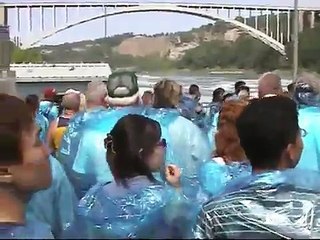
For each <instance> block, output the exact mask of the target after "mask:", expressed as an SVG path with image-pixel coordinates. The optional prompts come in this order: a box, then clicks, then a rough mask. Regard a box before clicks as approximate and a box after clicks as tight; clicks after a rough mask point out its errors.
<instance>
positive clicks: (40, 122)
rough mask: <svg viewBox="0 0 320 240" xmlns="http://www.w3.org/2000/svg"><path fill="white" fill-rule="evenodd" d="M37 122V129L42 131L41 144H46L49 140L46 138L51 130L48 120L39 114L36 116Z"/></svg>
mask: <svg viewBox="0 0 320 240" xmlns="http://www.w3.org/2000/svg"><path fill="white" fill-rule="evenodd" d="M35 120H36V124H37V127H38V128H39V130H40V133H39V138H40V140H41V142H43V143H44V142H46V140H47V139H46V138H47V134H48V130H49V121H48V119H47V118H45V117H44V116H43V115H41V114H39V113H37V114H36V118H35Z"/></svg>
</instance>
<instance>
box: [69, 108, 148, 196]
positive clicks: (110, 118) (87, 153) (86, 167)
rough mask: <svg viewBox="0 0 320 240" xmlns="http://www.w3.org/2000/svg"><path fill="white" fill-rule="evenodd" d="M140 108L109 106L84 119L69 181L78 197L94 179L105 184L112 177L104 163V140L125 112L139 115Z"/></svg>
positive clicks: (91, 184)
mask: <svg viewBox="0 0 320 240" xmlns="http://www.w3.org/2000/svg"><path fill="white" fill-rule="evenodd" d="M143 109H144V108H143V107H123V108H117V109H110V110H108V111H99V112H97V113H96V114H94V115H92V116H91V117H90V118H88V119H87V121H86V123H85V127H84V129H83V133H82V134H81V138H80V141H79V147H78V151H77V153H76V155H75V159H74V163H73V165H72V173H71V175H72V176H71V181H72V184H73V185H74V187H75V190H76V193H77V196H78V197H79V198H81V197H83V196H84V194H85V193H86V192H87V191H88V190H89V189H90V188H91V187H92V186H93V185H95V184H96V183H97V182H99V183H106V182H110V181H112V180H113V176H112V174H111V171H110V169H109V166H108V164H107V162H106V149H105V146H104V139H105V138H106V136H107V134H108V133H109V132H110V131H111V130H112V128H113V127H114V125H115V124H116V123H117V121H118V120H119V119H120V118H122V117H123V116H126V115H128V114H141V113H142V111H143Z"/></svg>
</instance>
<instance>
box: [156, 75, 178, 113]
mask: <svg viewBox="0 0 320 240" xmlns="http://www.w3.org/2000/svg"><path fill="white" fill-rule="evenodd" d="M153 89H154V103H153V106H154V107H155V108H176V107H177V106H178V104H179V101H180V98H181V95H182V86H181V85H180V84H178V83H177V82H175V81H173V80H168V79H163V80H161V81H160V82H158V83H156V85H155V86H154V88H153Z"/></svg>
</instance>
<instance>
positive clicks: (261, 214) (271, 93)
mask: <svg viewBox="0 0 320 240" xmlns="http://www.w3.org/2000/svg"><path fill="white" fill-rule="evenodd" d="M124 79H125V81H124ZM56 94H57V92H56V90H55V89H54V88H51V87H48V88H46V89H44V91H43V93H42V96H38V95H36V94H32V95H28V96H27V97H26V98H25V99H23V98H21V96H20V95H19V93H18V92H17V90H16V88H15V85H14V83H13V82H10V81H0V169H1V171H0V238H7V239H14V238H26V239H70V238H77V239H96V238H103V239H110V238H112V239H114V238H115V239H123V238H142V239H159V238H160V239H182V238H183V239H190V238H197V239H210V238H224V239H248V238H255V239H261V238H271V239H278V238H285V239H292V238H303V239H306V238H319V237H320V235H319V234H320V228H319V221H320V215H319V213H320V212H319V209H320V201H319V200H320V185H319V182H320V137H319V136H320V135H319V134H320V127H319V126H318V124H317V120H318V119H320V80H318V79H317V78H316V77H315V76H313V75H311V74H302V75H301V76H300V77H299V78H298V79H297V81H296V82H295V83H292V84H290V85H289V86H287V91H284V90H283V87H282V84H281V78H280V77H279V76H278V75H276V74H274V73H271V72H268V73H265V74H263V75H262V76H261V77H260V78H259V80H258V96H257V97H252V96H250V88H249V87H248V86H247V85H246V83H245V82H243V81H238V82H236V83H235V88H234V92H231V93H230V92H227V91H226V90H225V89H223V88H217V89H215V90H214V91H213V94H212V101H211V103H209V104H206V105H204V104H202V103H201V89H200V88H199V86H197V85H195V84H192V85H191V86H190V88H189V91H188V92H184V91H183V88H182V86H181V85H179V84H178V83H177V82H175V81H172V80H169V79H163V80H161V81H159V82H158V83H157V84H155V86H154V87H153V89H152V91H146V92H145V93H144V94H143V95H142V96H140V94H139V87H138V80H137V78H136V77H135V76H120V75H119V74H115V75H111V76H110V78H109V79H108V81H107V82H106V83H105V82H102V81H92V82H90V83H88V86H87V90H86V91H85V92H84V93H81V92H79V91H77V90H74V89H68V90H67V91H66V92H65V94H64V96H63V98H62V102H61V106H57V104H56V103H55V101H54V100H55V97H56ZM60 107H61V108H62V111H59V108H60ZM318 133H319V134H318Z"/></svg>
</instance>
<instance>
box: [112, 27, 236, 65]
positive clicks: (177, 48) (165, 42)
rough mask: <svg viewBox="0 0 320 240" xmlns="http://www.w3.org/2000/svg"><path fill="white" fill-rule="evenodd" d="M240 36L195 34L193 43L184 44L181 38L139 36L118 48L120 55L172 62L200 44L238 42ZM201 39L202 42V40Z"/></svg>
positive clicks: (125, 41)
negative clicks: (166, 59)
mask: <svg viewBox="0 0 320 240" xmlns="http://www.w3.org/2000/svg"><path fill="white" fill-rule="evenodd" d="M239 36H240V33H239V31H238V30H237V29H231V30H228V31H226V33H225V34H216V33H211V32H203V33H202V34H201V36H200V35H199V34H194V40H193V41H191V42H188V43H187V42H182V41H181V39H180V37H179V36H177V37H169V36H160V37H144V36H137V37H133V38H128V39H125V40H124V41H122V42H121V44H120V45H119V46H118V47H117V48H116V51H117V52H118V53H119V54H123V55H131V56H133V57H146V56H150V55H157V56H160V57H166V58H168V59H170V60H179V59H181V58H182V57H183V56H184V54H185V52H186V51H188V50H190V49H193V48H196V47H198V46H199V42H200V41H201V40H202V41H204V42H209V41H212V40H224V41H229V42H234V41H236V40H237V39H238V38H239ZM200 39H201V40H200Z"/></svg>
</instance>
